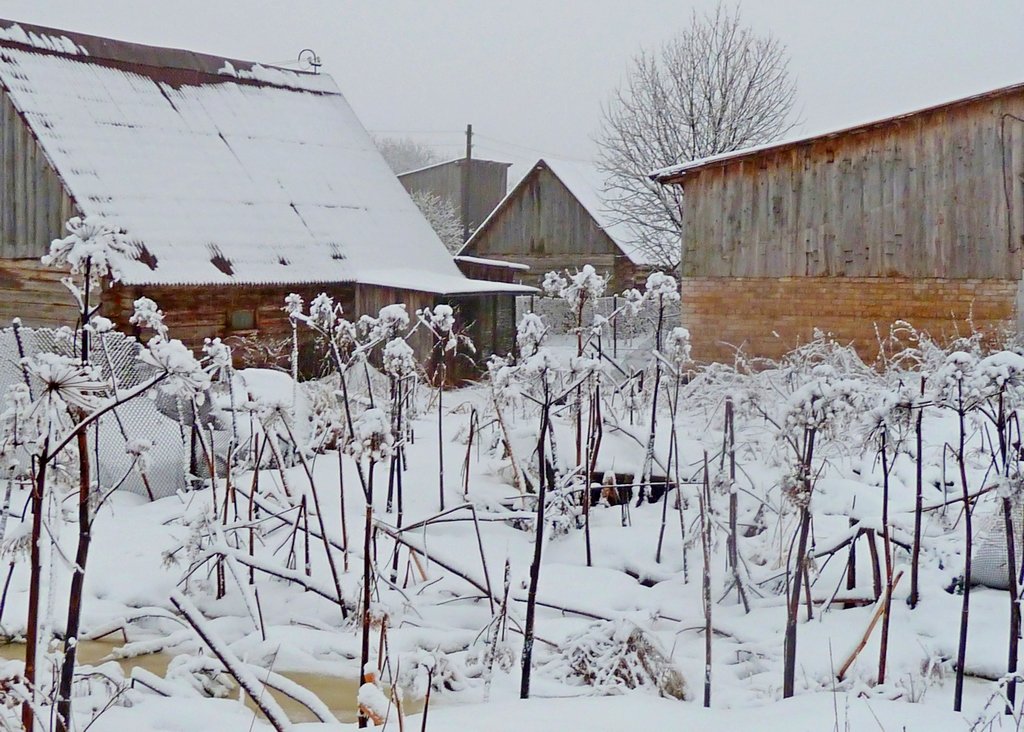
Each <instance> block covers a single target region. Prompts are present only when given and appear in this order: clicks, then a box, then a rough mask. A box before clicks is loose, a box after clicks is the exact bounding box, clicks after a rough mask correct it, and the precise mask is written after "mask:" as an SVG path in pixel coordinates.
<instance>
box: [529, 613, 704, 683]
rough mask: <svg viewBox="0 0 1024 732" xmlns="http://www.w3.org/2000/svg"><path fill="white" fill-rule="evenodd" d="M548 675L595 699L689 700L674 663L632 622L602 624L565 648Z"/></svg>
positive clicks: (576, 635)
mask: <svg viewBox="0 0 1024 732" xmlns="http://www.w3.org/2000/svg"><path fill="white" fill-rule="evenodd" d="M541 669H542V671H543V672H544V673H545V674H546V675H549V676H552V677H554V678H558V679H562V680H564V681H566V682H567V683H569V684H572V685H574V686H583V687H587V688H589V689H590V690H592V692H593V693H595V694H602V695H607V694H624V693H626V692H627V691H634V690H637V691H645V692H647V693H649V694H657V695H658V696H663V697H671V698H674V699H685V698H687V687H686V681H685V680H684V678H683V675H682V673H681V672H680V671H679V669H678V668H676V666H675V664H673V663H672V661H671V659H669V657H668V656H667V655H666V654H665V653H664V652H663V651H662V650H661V649H660V648H658V645H657V643H655V641H654V640H652V639H651V637H650V636H649V635H648V634H647V633H645V632H644V630H643V629H642V628H641V627H640V626H638V625H637V624H635V623H634V622H632V621H630V620H616V621H601V622H595V623H592V624H591V625H590V626H589V627H588V628H586V629H584V630H582V631H580V632H578V633H574V634H572V635H570V636H569V637H568V638H566V639H565V640H564V641H563V642H562V643H560V644H559V648H558V651H557V653H556V655H555V657H554V658H552V659H551V660H549V661H547V662H546V663H545V664H544V665H543V666H542V667H541Z"/></svg>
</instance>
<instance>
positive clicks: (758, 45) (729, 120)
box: [597, 4, 796, 269]
mask: <svg viewBox="0 0 1024 732" xmlns="http://www.w3.org/2000/svg"><path fill="white" fill-rule="evenodd" d="M795 95H796V84H795V82H794V81H793V80H792V78H791V77H790V75H789V61H788V57H787V53H786V48H785V46H784V45H783V44H781V43H780V42H779V41H778V40H777V39H775V38H773V37H772V36H770V35H759V34H757V33H755V32H754V31H753V30H751V29H750V28H748V27H746V26H744V25H743V24H742V23H741V22H740V16H739V11H738V9H737V10H729V9H728V8H726V7H723V6H722V5H721V4H720V5H719V6H718V7H717V9H716V10H715V11H714V12H713V13H710V14H707V15H704V16H698V15H697V14H696V13H694V14H693V16H692V17H691V20H690V26H689V28H686V29H685V30H684V31H682V33H681V34H680V35H678V36H677V37H675V38H674V39H672V40H670V41H668V42H666V43H665V44H664V45H662V46H661V47H660V48H658V49H656V50H655V51H653V52H652V51H646V50H645V51H641V52H640V54H639V55H638V56H636V57H635V58H634V59H633V65H632V68H631V69H630V71H629V75H628V77H627V79H626V81H625V83H624V84H623V85H622V86H620V87H619V88H618V89H616V90H615V92H614V93H613V94H612V97H611V100H610V102H609V103H608V104H607V105H606V106H605V107H604V109H603V124H602V130H601V133H600V134H599V137H598V139H597V143H598V145H599V146H600V149H601V154H600V166H601V168H602V169H603V170H604V171H605V172H606V173H607V174H608V176H609V178H608V182H607V186H606V191H605V193H606V199H607V205H608V207H609V209H610V210H611V211H612V212H613V213H614V215H616V216H617V217H618V218H619V220H620V221H622V222H624V223H627V224H629V225H630V226H631V228H632V229H633V232H634V234H635V236H636V238H637V243H638V245H639V246H640V248H641V249H642V250H643V251H644V252H645V253H646V254H647V255H648V257H649V258H650V259H652V260H653V262H654V263H655V264H657V265H658V266H661V267H666V268H670V269H674V268H676V267H678V266H679V264H680V258H681V247H680V243H679V235H680V233H681V229H682V209H681V206H682V203H683V201H682V191H681V190H680V188H679V187H678V186H662V185H659V184H658V183H656V182H654V181H652V180H651V179H650V178H649V177H648V176H649V174H650V172H651V171H653V170H656V169H659V168H664V167H668V166H671V165H676V164H679V163H684V162H687V161H690V160H697V159H700V158H704V157H708V156H711V155H717V154H719V153H725V152H730V151H732V150H738V149H741V148H744V147H748V146H751V145H756V144H759V143H763V142H768V141H770V140H773V139H777V138H778V137H779V136H780V135H782V134H784V133H785V132H787V131H788V130H790V129H792V127H793V124H794V122H793V120H792V118H791V116H790V110H791V108H792V105H793V99H794V97H795Z"/></svg>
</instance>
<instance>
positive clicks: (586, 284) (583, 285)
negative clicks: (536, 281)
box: [545, 264, 608, 310]
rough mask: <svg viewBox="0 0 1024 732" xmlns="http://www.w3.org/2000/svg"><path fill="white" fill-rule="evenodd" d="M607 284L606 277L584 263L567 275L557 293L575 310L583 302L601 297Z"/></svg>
mask: <svg viewBox="0 0 1024 732" xmlns="http://www.w3.org/2000/svg"><path fill="white" fill-rule="evenodd" d="M546 281H547V278H545V282H546ZM607 285H608V278H607V277H602V276H601V275H599V274H598V273H597V271H596V270H595V269H594V268H593V267H592V266H591V265H589V264H585V265H583V267H582V268H581V269H580V270H579V271H578V272H575V273H572V274H570V275H569V278H568V282H567V283H566V285H565V286H564V287H563V288H562V290H561V291H560V292H559V293H558V294H559V296H560V297H561V298H562V299H563V300H565V301H566V302H567V303H569V307H571V308H572V309H573V310H575V309H577V308H579V307H580V306H581V305H582V304H583V303H585V302H593V301H594V300H596V299H597V298H599V297H601V295H603V294H604V290H605V287H607Z"/></svg>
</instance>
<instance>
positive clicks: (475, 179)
mask: <svg viewBox="0 0 1024 732" xmlns="http://www.w3.org/2000/svg"><path fill="white" fill-rule="evenodd" d="M465 168H466V161H465V160H452V161H450V162H447V163H443V164H440V165H433V166H430V167H428V168H423V169H421V170H414V171H411V172H409V173H402V174H401V175H399V176H398V180H399V181H401V183H402V185H403V186H405V190H407V191H409V193H415V192H417V191H424V192H429V193H433V194H434V195H435V196H438V197H440V198H447V199H448V200H449V201H451V202H452V206H453V208H454V209H455V212H456V214H457V215H458V216H459V217H460V220H461V216H462V175H463V171H464V170H465ZM508 168H509V164H508V163H500V162H496V161H494V160H477V159H475V158H474V159H472V160H471V161H470V177H469V228H470V230H474V229H476V227H478V226H479V225H480V224H481V223H483V220H484V219H486V218H487V215H488V214H490V213H491V211H493V210H494V207H495V206H497V205H498V203H499V202H500V201H501V199H503V198H504V197H505V193H506V192H507V190H508Z"/></svg>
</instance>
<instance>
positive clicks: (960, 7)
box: [0, 0, 1024, 162]
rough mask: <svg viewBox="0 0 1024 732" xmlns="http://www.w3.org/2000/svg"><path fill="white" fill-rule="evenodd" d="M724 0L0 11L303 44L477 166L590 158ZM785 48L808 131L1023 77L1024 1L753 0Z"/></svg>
mask: <svg viewBox="0 0 1024 732" xmlns="http://www.w3.org/2000/svg"><path fill="white" fill-rule="evenodd" d="M714 4H715V3H714V0H690V1H685V0H576V1H569V0H563V1H560V0H515V1H505V0H501V1H498V0H462V1H458V0H366V2H350V1H348V0H289V1H287V2H286V1H285V0H273V1H271V0H246V1H245V2H242V1H240V0H170V1H169V2H151V1H147V0H0V16H3V17H6V18H12V19H16V20H23V21H26V22H33V23H38V24H42V25H50V26H55V27H59V28H66V29H69V30H78V31H83V32H87V33H93V34H97V35H107V36H111V37H115V38H121V39H126V40H132V41H138V42H142V43H150V44H155V45H163V46H174V47H182V48H189V49H193V50H198V51H205V52H209V53H214V54H221V55H225V56H230V57H235V58H240V59H246V60H257V61H263V62H278V63H281V62H284V63H289V62H292V61H294V59H295V58H296V56H297V54H298V52H299V51H300V50H301V49H303V48H306V47H310V48H313V49H315V50H316V52H317V53H318V54H319V55H320V56H321V58H322V61H323V64H324V70H325V71H326V72H328V73H330V74H331V75H333V76H334V78H335V79H336V80H337V82H338V85H339V86H340V87H341V89H342V91H343V92H344V93H345V95H346V96H347V97H348V99H349V101H350V102H351V104H352V105H353V107H354V108H355V110H356V113H357V114H358V115H359V117H360V118H361V119H362V121H363V123H364V124H365V125H366V127H367V128H369V129H370V130H371V131H373V132H378V133H386V134H392V135H396V136H410V137H415V138H417V139H419V140H421V141H423V142H427V143H431V144H433V145H435V146H437V147H438V148H439V150H440V152H442V153H443V154H445V156H451V157H454V156H456V155H458V154H460V151H461V149H462V145H463V142H462V139H461V137H460V133H459V130H462V129H464V127H465V124H466V123H467V122H472V123H473V127H474V131H475V132H476V133H477V135H478V136H477V139H476V142H477V146H476V152H477V154H478V155H479V156H481V157H491V158H496V159H505V160H513V161H517V162H528V161H531V160H533V159H535V158H537V157H540V156H541V155H543V154H549V155H558V156H562V157H567V158H575V159H590V158H592V157H593V156H594V151H595V148H594V144H593V142H592V138H593V137H594V135H595V134H596V132H597V130H598V128H599V124H600V112H601V105H602V104H603V103H604V102H605V101H606V100H607V98H608V96H609V93H610V91H611V90H612V89H613V88H614V87H615V86H616V85H617V84H619V83H620V81H621V80H622V78H623V75H624V73H625V72H626V70H627V68H628V66H629V62H630V59H631V58H632V56H633V55H634V54H635V53H636V51H637V50H638V49H640V48H641V47H654V46H656V45H657V44H659V43H660V42H662V41H664V40H665V39H667V38H669V37H670V36H672V35H673V34H674V33H675V32H677V31H678V30H679V29H681V28H683V27H684V26H686V24H687V23H688V22H689V16H690V13H691V11H692V10H693V9H696V10H697V11H698V12H706V11H708V10H709V9H711V8H713V6H714ZM741 14H742V16H743V19H744V21H745V22H746V23H747V24H749V25H750V26H752V27H753V28H755V29H756V30H757V31H759V32H762V33H771V34H773V35H775V36H776V37H777V38H779V39H780V40H781V41H782V42H783V43H784V44H786V46H787V48H788V50H789V54H790V58H791V67H790V68H791V71H792V73H793V74H794V76H795V77H796V80H797V84H798V97H797V107H798V108H797V110H796V112H797V113H798V115H799V117H800V119H801V120H802V122H801V125H800V127H799V128H798V130H799V131H800V132H807V133H812V132H819V131H824V130H826V129H831V128H836V127H841V126H845V125H848V124H852V123H856V122H862V121H867V120H870V119H873V118H878V117H884V116H888V115H890V114H895V113H899V112H903V111H908V110H912V109H915V108H918V107H922V106H927V105H929V104H933V103H937V102H941V101H946V100H949V99H954V98H956V97H960V96H966V95H969V94H972V93H975V92H980V91H984V90H987V89H991V88H994V87H997V86H1002V85H1005V84H1011V83H1015V82H1021V81H1024V1H1022V0H855V1H854V0H851V1H849V2H840V1H839V0H747V1H746V2H744V3H742V4H741Z"/></svg>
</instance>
